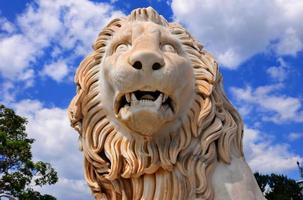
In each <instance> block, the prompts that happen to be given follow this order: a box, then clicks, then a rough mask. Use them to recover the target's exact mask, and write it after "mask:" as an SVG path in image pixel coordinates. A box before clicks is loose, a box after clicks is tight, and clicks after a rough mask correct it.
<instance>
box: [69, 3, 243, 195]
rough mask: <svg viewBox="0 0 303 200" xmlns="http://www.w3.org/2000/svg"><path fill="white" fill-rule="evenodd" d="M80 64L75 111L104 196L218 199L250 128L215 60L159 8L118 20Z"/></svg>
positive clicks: (88, 165)
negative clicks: (220, 172)
mask: <svg viewBox="0 0 303 200" xmlns="http://www.w3.org/2000/svg"><path fill="white" fill-rule="evenodd" d="M93 48H94V50H93V52H92V53H91V54H90V55H88V56H87V57H86V58H85V59H84V60H83V61H82V62H81V64H80V66H79V68H78V70H77V72H76V75H75V83H76V84H77V93H76V95H75V97H74V98H73V100H72V101H71V103H70V106H69V109H68V111H69V117H70V121H71V124H72V126H73V127H74V128H75V129H76V130H77V131H78V132H79V135H80V137H79V140H80V144H81V149H82V150H83V153H84V158H85V159H84V160H85V162H84V163H85V178H86V181H87V183H88V185H89V186H90V188H91V190H92V192H93V193H94V195H95V197H96V199H100V198H102V197H106V198H108V199H167V200H168V199H212V198H213V197H214V192H213V187H212V180H211V176H212V173H213V171H214V168H215V167H216V164H217V163H218V162H223V163H227V164H228V163H230V162H231V155H234V156H238V157H241V156H242V155H243V153H242V132H243V131H242V130H243V125H242V121H241V119H240V116H239V114H238V112H237V111H236V110H235V109H234V108H233V106H232V105H231V104H230V102H229V101H228V99H227V98H226V96H225V95H224V92H223V89H222V84H221V83H222V78H221V74H220V72H219V71H218V65H217V63H216V62H215V60H214V58H213V57H212V56H211V55H210V54H209V53H208V52H206V50H204V49H203V47H202V45H201V44H199V42H198V41H196V40H195V39H194V38H193V37H192V36H191V35H190V34H189V33H188V32H187V31H186V30H185V28H183V27H182V26H181V25H179V24H177V23H168V22H167V21H166V20H165V19H164V18H163V17H162V16H160V15H159V14H158V13H157V12H156V11H155V10H153V9H152V8H150V7H149V8H140V9H136V10H134V11H133V12H132V13H131V14H130V15H129V16H127V17H121V18H117V19H114V20H112V21H111V22H110V23H109V24H108V25H107V26H106V27H105V28H104V29H103V30H102V31H101V32H100V33H99V35H98V37H97V40H96V42H95V43H94V45H93Z"/></svg>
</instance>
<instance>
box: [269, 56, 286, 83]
mask: <svg viewBox="0 0 303 200" xmlns="http://www.w3.org/2000/svg"><path fill="white" fill-rule="evenodd" d="M278 62H279V66H272V67H269V68H268V69H267V70H266V72H267V73H268V74H269V76H270V77H271V78H272V79H273V80H277V81H279V82H282V81H284V80H285V79H286V77H287V74H288V68H289V67H288V65H287V64H286V63H285V62H284V60H283V59H282V58H279V59H278Z"/></svg>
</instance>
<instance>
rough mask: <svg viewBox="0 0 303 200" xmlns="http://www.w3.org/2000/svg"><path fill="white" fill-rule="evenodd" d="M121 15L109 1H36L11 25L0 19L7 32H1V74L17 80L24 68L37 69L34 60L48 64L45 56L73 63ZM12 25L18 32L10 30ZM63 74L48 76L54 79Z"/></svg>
mask: <svg viewBox="0 0 303 200" xmlns="http://www.w3.org/2000/svg"><path fill="white" fill-rule="evenodd" d="M121 15H123V14H122V13H121V12H120V11H116V10H114V8H113V7H112V6H111V5H110V4H108V3H94V2H91V1H88V0H77V1H73V0H66V1H60V0H54V1H42V0H36V1H34V2H32V3H30V4H28V5H27V8H26V10H25V11H24V12H23V13H22V14H19V15H18V16H17V19H16V24H15V25H14V26H13V25H12V23H11V22H9V21H7V20H6V19H5V18H1V19H2V21H3V20H5V24H4V25H5V26H3V27H2V28H1V29H5V30H6V31H7V33H6V34H2V35H0V36H1V37H0V60H1V62H0V75H2V76H3V77H5V78H7V79H10V80H18V79H19V78H20V77H22V76H23V73H24V72H25V71H27V70H29V69H30V70H37V69H35V68H34V67H35V65H37V63H39V65H41V63H42V64H43V63H45V62H46V63H49V61H50V60H48V59H51V60H59V59H62V57H64V59H65V60H67V61H70V62H73V61H75V59H76V58H77V57H79V56H83V55H85V54H88V53H89V51H90V50H91V45H92V43H93V41H94V39H95V38H96V36H97V35H98V33H99V31H100V30H101V28H102V27H103V26H104V25H105V24H106V23H107V22H108V21H109V20H110V19H111V18H113V17H117V16H121ZM0 17H1V16H0ZM14 27H17V30H20V31H18V32H13V30H14ZM54 46H56V48H54V49H52V47H54ZM52 51H55V52H52ZM52 56H54V57H52ZM50 65H51V63H50ZM61 73H62V74H64V73H63V72H62V71H61ZM36 74H39V73H36ZM62 76H63V75H58V74H57V75H54V74H52V75H50V77H52V78H54V79H55V80H56V81H58V80H60V79H61V78H62ZM31 78H34V77H31Z"/></svg>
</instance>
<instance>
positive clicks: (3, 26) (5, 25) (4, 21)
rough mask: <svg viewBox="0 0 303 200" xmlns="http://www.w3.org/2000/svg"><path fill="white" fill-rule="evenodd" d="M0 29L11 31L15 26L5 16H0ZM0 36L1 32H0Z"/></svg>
mask: <svg viewBox="0 0 303 200" xmlns="http://www.w3.org/2000/svg"><path fill="white" fill-rule="evenodd" d="M0 24H1V26H0V30H2V31H5V32H6V33H13V32H14V31H15V29H16V28H15V26H14V24H12V23H11V22H9V21H8V20H7V19H6V18H1V17H0ZM0 37H1V33H0Z"/></svg>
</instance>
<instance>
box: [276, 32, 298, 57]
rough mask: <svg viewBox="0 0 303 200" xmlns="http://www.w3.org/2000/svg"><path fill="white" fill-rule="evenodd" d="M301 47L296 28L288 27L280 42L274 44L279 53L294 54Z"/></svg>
mask: <svg viewBox="0 0 303 200" xmlns="http://www.w3.org/2000/svg"><path fill="white" fill-rule="evenodd" d="M302 48H303V43H302V39H301V38H300V36H298V34H297V32H296V30H294V29H293V28H288V29H287V30H286V31H285V33H284V36H283V37H282V39H281V40H280V42H279V43H278V44H277V46H276V51H277V53H278V54H279V55H292V56H296V54H297V52H298V51H300V50H301V49H302Z"/></svg>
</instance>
